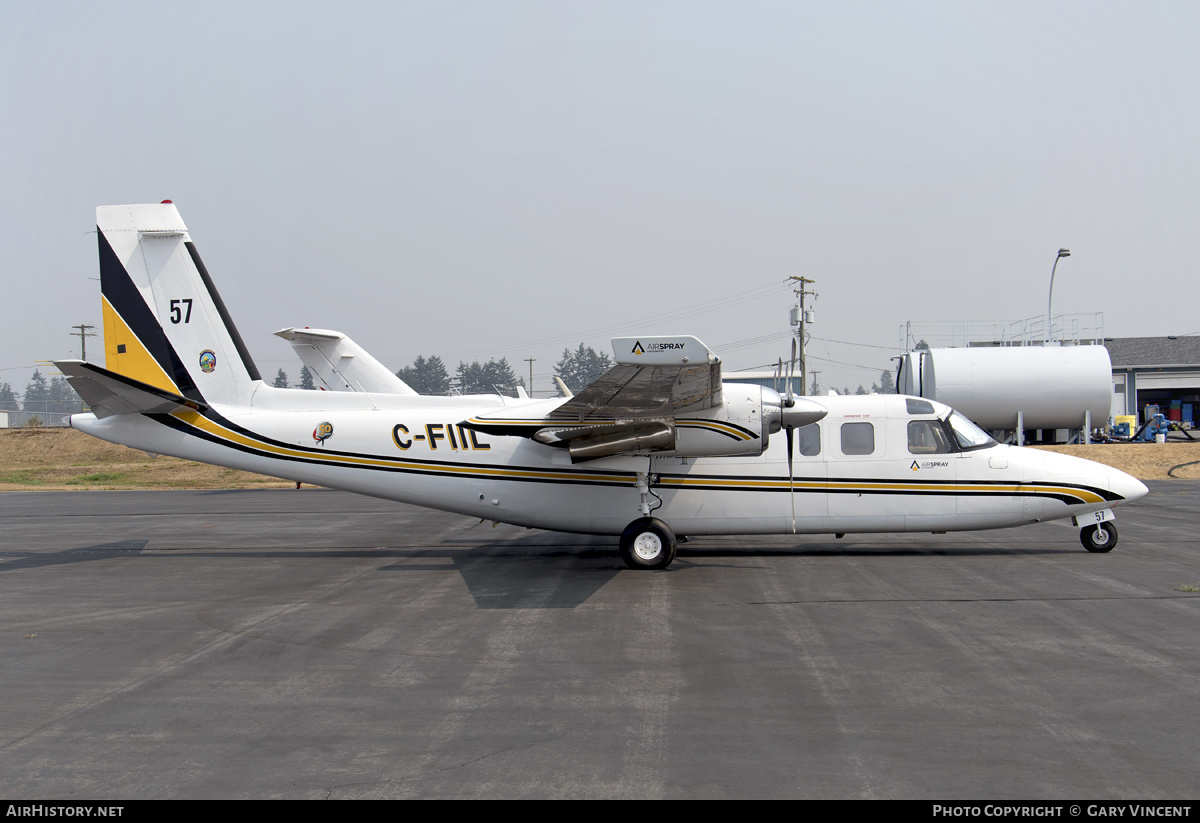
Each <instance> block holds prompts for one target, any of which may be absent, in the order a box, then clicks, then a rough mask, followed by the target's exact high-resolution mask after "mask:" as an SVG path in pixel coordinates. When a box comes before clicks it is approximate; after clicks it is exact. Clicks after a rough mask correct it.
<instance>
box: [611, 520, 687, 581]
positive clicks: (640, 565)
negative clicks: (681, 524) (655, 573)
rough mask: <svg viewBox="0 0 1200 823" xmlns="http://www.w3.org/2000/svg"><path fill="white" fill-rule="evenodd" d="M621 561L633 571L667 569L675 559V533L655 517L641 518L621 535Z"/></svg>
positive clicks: (627, 527)
mask: <svg viewBox="0 0 1200 823" xmlns="http://www.w3.org/2000/svg"><path fill="white" fill-rule="evenodd" d="M621 559H622V560H624V561H625V565H626V566H628V567H629V568H631V569H665V568H666V567H667V566H669V565H671V561H672V560H674V559H675V532H673V531H671V527H670V526H668V525H667V524H666V523H664V522H662V521H661V520H659V519H658V518H655V517H641V518H639V519H637V520H634V521H633V522H632V523H630V524H629V525H628V526H626V527H625V531H624V532H623V533H622V534H621Z"/></svg>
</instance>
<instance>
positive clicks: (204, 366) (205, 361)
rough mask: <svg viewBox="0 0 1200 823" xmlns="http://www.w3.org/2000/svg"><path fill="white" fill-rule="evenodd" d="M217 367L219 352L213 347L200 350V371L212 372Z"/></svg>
mask: <svg viewBox="0 0 1200 823" xmlns="http://www.w3.org/2000/svg"><path fill="white" fill-rule="evenodd" d="M216 369H217V353H216V352H214V351H213V350H212V349H205V350H204V351H202V352H200V371H202V372H204V373H205V374H212V373H213V372H214V371H216Z"/></svg>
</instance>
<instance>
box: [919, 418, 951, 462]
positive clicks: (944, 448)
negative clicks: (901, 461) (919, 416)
mask: <svg viewBox="0 0 1200 823" xmlns="http://www.w3.org/2000/svg"><path fill="white" fill-rule="evenodd" d="M908 451H909V454H949V453H950V452H952V451H954V449H953V448H951V446H950V440H949V438H947V437H946V430H945V429H943V428H942V424H941V422H940V421H937V420H910V421H909V423H908Z"/></svg>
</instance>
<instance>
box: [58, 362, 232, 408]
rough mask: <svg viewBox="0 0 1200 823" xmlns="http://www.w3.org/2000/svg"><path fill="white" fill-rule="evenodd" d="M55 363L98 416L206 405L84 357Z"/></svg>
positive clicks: (204, 406)
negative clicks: (103, 367) (90, 361)
mask: <svg viewBox="0 0 1200 823" xmlns="http://www.w3.org/2000/svg"><path fill="white" fill-rule="evenodd" d="M54 365H55V366H57V367H58V369H59V371H61V372H62V373H63V375H64V376H65V377H66V378H67V382H68V383H70V384H71V388H73V389H75V391H76V392H78V393H79V396H80V397H82V398H83V402H85V403H87V404H88V406H89V407H91V410H92V413H93V414H95V415H96V417H98V418H100V419H104V418H105V417H111V416H112V415H115V414H166V413H169V412H173V411H178V410H179V409H191V410H192V411H204V410H205V409H207V408H208V407H207V406H206V405H204V404H203V403H199V402H197V401H195V400H189V399H187V398H186V397H183V396H181V395H178V394H174V393H173V392H169V391H165V390H163V389H160V388H156V387H155V386H151V385H149V384H148V383H142V382H141V381H139V380H134V379H133V378H131V377H125V376H124V375H121V374H117V373H116V372H111V371H109V370H108V369H102V368H100V367H99V366H94V365H92V364H91V363H87V362H84V361H83V360H56V361H54Z"/></svg>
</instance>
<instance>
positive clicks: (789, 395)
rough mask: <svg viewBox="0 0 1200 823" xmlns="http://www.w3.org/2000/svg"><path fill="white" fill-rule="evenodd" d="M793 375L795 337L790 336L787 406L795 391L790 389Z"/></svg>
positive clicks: (791, 400)
mask: <svg viewBox="0 0 1200 823" xmlns="http://www.w3.org/2000/svg"><path fill="white" fill-rule="evenodd" d="M795 376H796V338H794V337H793V338H792V360H791V362H790V363H789V364H788V391H787V399H788V405H789V406H790V405H792V403H793V402H794V400H793V398H794V397H795V393H794V392H793V391H792V380H793V378H795ZM789 454H790V452H789Z"/></svg>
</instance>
